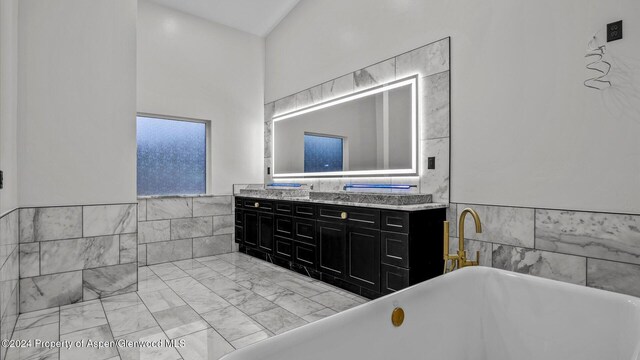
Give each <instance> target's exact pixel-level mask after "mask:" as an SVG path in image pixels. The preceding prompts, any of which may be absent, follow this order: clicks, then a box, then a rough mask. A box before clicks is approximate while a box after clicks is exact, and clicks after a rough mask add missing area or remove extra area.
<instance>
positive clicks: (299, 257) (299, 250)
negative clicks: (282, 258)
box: [293, 241, 316, 269]
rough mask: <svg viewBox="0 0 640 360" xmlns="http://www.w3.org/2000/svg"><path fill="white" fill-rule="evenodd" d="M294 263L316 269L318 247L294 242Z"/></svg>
mask: <svg viewBox="0 0 640 360" xmlns="http://www.w3.org/2000/svg"><path fill="white" fill-rule="evenodd" d="M293 262H295V263H296V264H299V265H303V266H306V267H310V268H312V269H315V268H316V247H315V246H313V245H309V244H305V243H301V242H297V241H294V242H293Z"/></svg>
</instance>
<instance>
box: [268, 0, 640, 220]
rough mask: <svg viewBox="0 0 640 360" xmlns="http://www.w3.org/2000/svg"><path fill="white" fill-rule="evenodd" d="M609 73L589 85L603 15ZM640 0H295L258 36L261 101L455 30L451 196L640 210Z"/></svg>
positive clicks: (472, 200) (491, 201) (563, 206)
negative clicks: (614, 26)
mask: <svg viewBox="0 0 640 360" xmlns="http://www.w3.org/2000/svg"><path fill="white" fill-rule="evenodd" d="M618 19H624V20H625V24H624V25H625V28H624V33H625V38H624V39H623V40H621V41H617V42H614V43H610V44H609V45H608V50H609V54H610V55H611V56H613V57H614V62H615V64H616V68H615V69H614V72H613V74H612V75H613V77H614V81H615V87H614V88H612V89H609V90H608V91H605V92H598V91H594V90H590V89H587V88H585V87H584V86H583V85H582V83H583V81H584V80H585V79H586V78H587V77H588V76H589V75H590V73H589V72H588V71H587V70H586V69H585V67H584V66H585V59H584V55H585V49H586V43H587V41H588V40H589V39H590V37H591V36H592V34H593V33H594V32H596V31H597V30H602V29H604V27H605V25H606V24H607V23H609V22H612V21H615V20H618ZM639 19H640V2H638V1H637V0H611V1H600V0H565V1H556V0H541V1H525V0H519V1H514V0H487V1H474V0H460V1H411V0H393V1H391V0H390V1H374V2H372V1H367V0H350V1H342V0H324V1H310V0H302V1H301V2H300V3H299V4H298V6H296V8H294V9H293V11H292V12H291V13H290V14H289V15H288V16H287V17H286V18H285V19H284V21H283V22H282V23H280V25H279V26H278V27H276V29H275V30H274V31H273V32H272V33H271V34H270V35H269V36H268V37H267V41H266V72H265V76H266V85H265V93H266V101H265V102H270V101H273V100H276V99H279V98H282V97H284V96H286V95H289V94H292V93H295V92H298V91H300V90H304V89H306V88H309V87H311V86H314V85H317V84H320V83H322V82H325V81H327V80H330V79H333V78H336V77H338V76H340V75H343V74H346V73H348V72H351V71H354V70H357V69H359V68H362V67H364V66H367V65H370V64H373V63H375V62H377V61H380V60H383V59H386V58H390V57H392V56H395V55H398V54H400V53H402V52H405V51H407V50H410V49H413V48H416V47H419V46H421V45H424V44H426V43H429V42H432V41H434V40H438V39H440V38H443V37H446V36H451V43H452V48H451V54H452V58H451V75H452V79H451V84H452V90H451V91H452V93H451V96H452V98H451V111H452V115H451V134H452V135H451V141H452V145H451V146H452V149H451V156H452V158H451V185H452V188H451V201H453V202H463V203H483V204H494V205H516V206H532V207H542V208H559V209H576V210H597V211H613V212H632V213H638V212H640V191H638V185H639V184H640V146H639V145H638V144H639V142H638V138H639V136H640V83H639V81H640V47H638V46H637V44H638V41H639V39H640V23H638V21H639Z"/></svg>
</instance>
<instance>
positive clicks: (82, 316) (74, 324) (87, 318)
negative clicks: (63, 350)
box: [60, 300, 107, 334]
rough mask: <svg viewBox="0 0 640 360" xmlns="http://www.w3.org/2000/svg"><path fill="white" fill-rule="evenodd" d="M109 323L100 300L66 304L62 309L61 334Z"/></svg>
mask: <svg viewBox="0 0 640 360" xmlns="http://www.w3.org/2000/svg"><path fill="white" fill-rule="evenodd" d="M106 324H107V317H106V316H105V314H104V310H103V309H102V304H101V303H100V301H95V300H94V301H88V302H83V303H79V304H73V305H66V306H63V307H61V309H60V334H68V333H71V332H74V331H78V330H84V329H88V328H92V327H96V326H100V325H106Z"/></svg>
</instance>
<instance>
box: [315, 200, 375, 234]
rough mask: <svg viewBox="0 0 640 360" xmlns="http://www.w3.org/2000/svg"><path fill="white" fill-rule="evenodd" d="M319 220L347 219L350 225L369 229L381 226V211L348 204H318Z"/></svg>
mask: <svg viewBox="0 0 640 360" xmlns="http://www.w3.org/2000/svg"><path fill="white" fill-rule="evenodd" d="M343 217H346V219H343ZM318 220H327V221H345V222H348V223H349V225H353V226H358V227H364V228H368V229H379V228H380V211H379V210H376V209H367V208H356V207H348V206H332V205H323V206H318Z"/></svg>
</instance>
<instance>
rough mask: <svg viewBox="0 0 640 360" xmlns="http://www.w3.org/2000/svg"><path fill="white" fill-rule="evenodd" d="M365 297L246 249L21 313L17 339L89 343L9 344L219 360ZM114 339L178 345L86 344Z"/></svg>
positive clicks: (67, 355)
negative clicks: (129, 288) (116, 290)
mask: <svg viewBox="0 0 640 360" xmlns="http://www.w3.org/2000/svg"><path fill="white" fill-rule="evenodd" d="M366 301H367V299H365V298H362V297H360V296H357V295H354V294H351V293H348V292H346V291H344V290H341V289H338V288H335V287H333V286H330V285H327V284H325V283H322V282H320V281H317V280H314V279H311V278H308V277H305V276H302V275H300V274H297V273H295V272H292V271H289V270H286V269H283V268H280V267H278V266H274V265H272V264H269V263H267V262H264V261H261V260H258V259H255V258H252V257H250V256H247V255H244V254H241V253H230V254H224V255H218V256H210V257H205V258H198V259H193V260H183V261H176V262H173V263H166V264H159V265H152V266H149V267H142V268H140V269H139V285H138V291H137V292H136V293H129V294H124V295H118V296H113V297H110V298H105V299H102V300H93V301H88V302H84V303H78V304H73V305H67V306H62V307H59V308H52V309H47V310H41V311H36V312H32V313H26V314H21V315H20V317H19V318H18V322H17V324H16V329H15V332H14V334H13V339H20V340H33V341H35V339H39V340H41V341H45V340H51V341H58V340H60V341H65V340H68V341H70V342H71V343H72V344H74V343H75V342H76V341H84V342H85V345H84V346H83V347H76V346H71V348H70V349H66V348H64V347H63V348H61V349H59V348H57V347H52V348H47V347H44V346H31V347H25V348H21V349H18V348H10V349H9V351H8V353H7V360H12V359H62V360H67V359H81V360H84V359H93V360H102V359H123V360H128V359H136V360H142V359H153V360H164V359H166V360H175V359H184V360H191V359H197V360H201V359H218V358H220V357H222V356H223V355H225V354H227V353H229V352H232V351H233V350H235V349H239V348H241V347H244V346H247V345H250V344H253V343H255V342H257V341H260V340H263V339H266V338H268V337H270V336H274V334H280V333H283V332H285V331H287V330H291V329H294V328H296V327H298V326H302V325H304V324H307V323H309V322H313V321H316V320H318V319H321V318H324V317H326V316H329V315H332V314H335V313H337V312H340V311H344V310H346V309H349V308H351V307H354V306H356V305H359V304H362V303H364V302H366ZM114 339H116V340H119V339H126V340H129V341H139V340H148V341H158V340H169V339H175V340H177V342H176V343H175V345H176V346H170V345H168V346H162V347H159V346H153V347H127V346H116V347H102V348H99V347H96V346H93V347H89V346H87V340H92V341H113V340H114ZM182 340H183V341H182ZM180 341H182V342H183V343H184V346H180Z"/></svg>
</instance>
